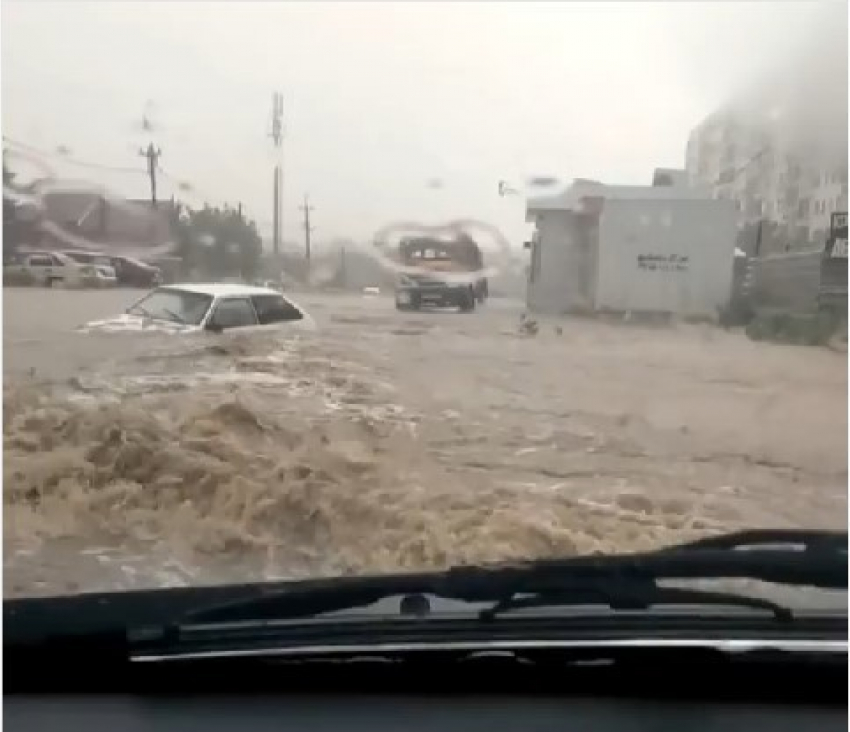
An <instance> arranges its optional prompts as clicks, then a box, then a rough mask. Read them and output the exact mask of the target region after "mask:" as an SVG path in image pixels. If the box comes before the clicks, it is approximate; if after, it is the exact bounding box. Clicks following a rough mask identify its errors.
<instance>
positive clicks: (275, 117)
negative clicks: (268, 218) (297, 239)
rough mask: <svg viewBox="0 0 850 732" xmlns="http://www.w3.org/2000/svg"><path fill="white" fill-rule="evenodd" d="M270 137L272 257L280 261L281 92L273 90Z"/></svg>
mask: <svg viewBox="0 0 850 732" xmlns="http://www.w3.org/2000/svg"><path fill="white" fill-rule="evenodd" d="M271 138H272V141H273V142H274V146H275V166H274V185H273V190H274V192H273V206H274V209H273V211H274V213H273V216H272V220H273V222H274V223H273V226H274V235H273V236H274V239H273V242H274V257H275V261H276V262H279V261H280V243H281V240H282V239H283V216H282V209H283V207H282V206H281V199H282V198H283V171H282V170H281V167H282V166H281V161H282V158H283V151H282V148H283V94H281V93H280V92H275V93H274V94H273V95H272V131H271Z"/></svg>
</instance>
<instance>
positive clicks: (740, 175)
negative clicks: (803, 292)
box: [685, 110, 847, 251]
mask: <svg viewBox="0 0 850 732" xmlns="http://www.w3.org/2000/svg"><path fill="white" fill-rule="evenodd" d="M780 139H781V138H779V137H778V135H777V134H776V130H774V129H773V128H772V123H771V120H770V119H769V117H767V116H765V117H762V118H761V119H760V120H757V119H756V118H754V117H752V116H748V117H744V116H742V115H740V114H736V113H735V112H734V111H732V110H721V111H719V112H716V113H715V114H713V115H711V116H710V117H708V118H707V119H706V120H705V121H704V122H703V123H702V124H700V125H699V126H698V127H697V128H696V129H694V130H693V131H692V132H691V135H690V137H689V139H688V145H687V151H686V160H685V167H686V170H687V172H688V180H689V182H690V184H691V185H694V186H697V187H705V188H707V189H708V190H710V191H711V192H712V194H713V195H714V196H716V197H718V198H728V199H731V200H733V201H735V202H736V204H737V208H738V212H739V216H740V218H739V228H740V229H741V231H742V233H743V232H747V231H749V232H750V234H751V235H750V236H749V237H744V239H750V240H751V239H752V232H753V231H755V230H756V229H757V228H759V227H760V229H761V230H762V231H763V232H764V233H765V234H766V235H765V236H764V238H763V240H762V241H761V245H762V246H761V249H762V250H763V251H764V250H777V249H779V250H782V249H785V250H788V249H798V248H803V247H809V246H818V245H820V244H822V243H823V242H824V241H825V238H826V235H827V232H828V230H829V221H830V214H832V213H833V212H834V211H846V210H847V161H846V160H836V161H835V165H830V166H823V165H822V164H814V163H812V162H811V161H810V160H806V159H804V158H803V156H802V155H800V154H799V153H797V154H795V153H794V152H792V151H790V150H789V149H788V148H787V146H784V145H783V144H782V143H781V141H780ZM748 243H749V244H750V246H749V248H752V246H751V244H752V242H751V241H750V242H748Z"/></svg>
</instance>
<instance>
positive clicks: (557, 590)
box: [175, 531, 848, 629]
mask: <svg viewBox="0 0 850 732" xmlns="http://www.w3.org/2000/svg"><path fill="white" fill-rule="evenodd" d="M789 547H790V548H789ZM847 566H848V565H847V534H846V532H783V533H782V534H781V535H780V534H779V533H778V532H771V531H765V532H744V533H739V534H728V535H725V536H721V537H716V538H711V539H706V540H704V542H699V541H698V542H692V543H690V544H682V545H674V546H671V547H669V548H664V549H660V550H657V551H651V552H645V553H641V554H620V555H600V556H581V557H570V558H565V559H542V560H535V561H531V562H525V563H518V564H514V565H494V566H486V565H485V566H470V567H456V568H452V569H449V570H447V571H445V572H434V573H428V574H415V575H391V576H383V577H382V576H375V577H349V578H342V579H335V580H315V581H306V582H303V583H296V584H293V585H292V587H291V589H287V588H284V589H281V588H280V587H276V588H275V589H274V591H272V592H270V594H268V595H264V596H260V597H253V598H250V599H247V600H246V599H240V600H237V601H234V602H231V603H225V604H216V605H213V606H211V607H210V606H208V607H202V608H199V609H198V610H195V611H192V612H190V613H188V614H187V615H185V616H184V617H182V618H181V619H180V621H179V622H178V624H177V625H176V626H175V627H176V628H177V629H179V628H180V627H184V626H186V625H192V626H195V625H204V624H212V623H245V622H248V623H252V622H265V621H275V620H287V619H297V618H310V617H315V616H318V615H322V614H325V613H331V612H337V611H344V610H355V609H357V608H362V607H366V606H368V605H372V604H374V603H376V602H379V601H381V600H383V599H386V598H389V597H395V596H413V595H420V596H421V595H425V596H428V595H431V596H435V597H440V598H444V599H448V600H457V601H462V602H469V603H492V605H491V607H490V608H488V609H485V610H484V611H483V614H482V615H481V617H482V618H483V619H485V620H486V619H488V618H493V617H495V615H496V614H498V613H500V612H503V611H505V610H508V609H511V608H516V607H523V606H540V605H585V604H597V605H598V604H603V605H607V606H609V607H611V608H612V609H619V608H639V609H647V608H650V607H652V606H656V605H671V604H680V605H681V604H688V605H700V604H702V605H715V606H717V605H730V606H732V605H738V606H741V607H749V608H753V609H761V610H768V611H770V612H772V613H773V614H774V616H775V617H777V618H779V619H783V620H787V619H789V618H790V616H791V613H790V610H788V609H786V608H783V607H782V606H780V605H777V604H776V603H771V602H769V601H765V600H760V599H755V598H752V597H748V596H746V595H738V594H734V593H725V592H716V591H709V590H699V589H679V588H671V587H662V586H659V585H658V584H657V583H658V582H659V581H668V580H708V579H735V578H737V579H749V580H759V581H763V582H770V583H776V584H781V585H791V586H797V587H800V586H806V587H815V588H821V589H843V590H846V589H847ZM522 596H530V597H528V598H527V599H525V598H523V597H522Z"/></svg>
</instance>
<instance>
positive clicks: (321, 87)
mask: <svg viewBox="0 0 850 732" xmlns="http://www.w3.org/2000/svg"><path fill="white" fill-rule="evenodd" d="M836 2H837V3H838V4H839V5H846V3H842V2H840V0H836ZM836 2H833V3H832V5H833V6H835V5H836ZM823 6H824V3H813V2H803V3H800V2H754V3H747V2H711V3H698V2H691V3H688V2H660V3H650V2H647V3H622V4H621V3H614V2H610V3H604V2H602V3H580V2H572V3H563V4H562V3H554V2H553V3H542V4H534V3H530V2H523V3H516V4H510V3H484V2H477V3H448V2H445V3H443V2H430V3H426V2H408V3H397V4H393V3H374V4H360V3H354V2H344V3H332V2H313V3H303V4H302V3H273V2H265V3H248V2H191V3H181V2H146V3H133V2H118V1H115V2H72V1H69V2H41V1H37V0H6V1H5V2H3V4H2V121H3V132H4V134H5V135H8V136H9V137H11V138H12V139H15V140H19V141H23V142H27V143H30V144H32V145H35V146H39V147H42V148H46V149H50V150H55V149H56V147H57V146H58V145H63V146H65V147H67V148H69V149H70V150H71V152H72V154H73V156H75V157H76V158H79V159H82V160H87V161H95V162H98V163H102V164H105V165H112V166H119V167H138V168H139V171H140V172H139V173H138V174H136V173H126V174H108V173H105V172H103V171H96V170H87V169H84V168H76V167H73V166H68V165H64V166H61V167H60V168H59V171H60V172H62V173H63V174H65V175H75V176H77V177H79V176H85V177H86V178H88V179H90V180H94V181H97V182H99V183H102V184H106V185H109V186H110V187H114V188H116V189H117V190H118V191H120V192H121V193H122V194H125V195H129V196H138V197H143V196H144V195H146V192H147V182H146V178H145V176H144V161H143V160H142V159H141V158H139V157H138V154H137V150H138V148H139V145H140V144H141V143H142V142H146V141H147V140H148V139H150V137H151V135H149V134H147V133H143V132H142V130H141V126H140V123H141V118H142V115H143V113H144V111H145V109H146V107H147V109H148V111H149V115H150V117H151V118H152V120H153V121H154V123H155V124H156V125H157V129H156V130H155V132H154V133H153V139H155V141H156V142H157V143H158V144H159V145H160V147H161V148H162V150H163V156H162V166H163V168H164V169H165V170H166V171H167V172H169V173H171V174H172V175H174V176H176V177H177V178H178V179H182V180H188V181H190V182H191V183H192V184H193V185H195V186H196V187H197V189H198V190H200V191H202V192H203V194H204V196H205V197H206V198H208V199H210V200H211V201H212V202H221V201H224V200H228V201H233V202H235V201H238V200H241V201H242V202H243V203H244V204H245V206H246V208H247V210H248V211H249V212H250V213H251V214H252V215H253V216H255V217H256V218H257V219H258V220H260V221H261V222H263V223H265V222H267V221H269V220H270V218H271V181H272V166H273V160H274V158H273V153H272V147H271V143H270V140H269V139H268V137H267V133H268V131H269V118H270V109H271V95H272V91H273V90H275V89H279V90H280V91H282V92H283V94H284V98H285V124H286V142H285V153H284V154H285V204H284V209H285V235H286V238H287V239H288V240H297V239H298V238H300V232H299V231H298V229H297V228H296V227H297V225H298V221H297V218H300V212H299V211H298V209H297V206H298V205H299V204H300V199H301V197H302V196H303V194H304V193H309V194H310V196H311V198H312V202H313V204H314V205H315V207H316V210H315V211H314V213H313V216H314V220H315V223H316V226H317V230H316V232H315V236H316V237H317V238H332V237H334V236H338V235H350V236H355V237H366V236H368V235H370V234H371V233H372V232H374V231H375V230H376V229H377V228H378V227H380V226H381V225H383V224H386V223H388V222H390V221H394V220H399V219H405V220H413V221H423V222H434V221H438V220H445V219H447V218H450V217H476V218H480V219H484V220H486V221H488V222H490V223H492V224H495V225H496V226H498V227H500V228H501V229H502V230H503V231H504V232H505V233H506V234H507V235H509V236H511V237H512V238H514V239H515V240H517V239H519V240H520V241H521V237H522V232H523V230H524V224H523V219H524V199H523V198H522V197H512V198H500V197H499V196H498V195H497V183H498V181H499V180H500V179H506V180H508V181H510V182H511V183H513V184H516V185H520V184H521V183H522V181H523V180H524V179H525V178H527V177H529V176H532V175H547V176H559V177H561V178H564V179H569V178H572V177H594V178H599V179H601V180H604V181H605V182H610V183H637V184H640V183H648V182H649V180H650V178H651V174H652V169H653V167H655V166H681V165H682V164H683V158H684V150H685V143H686V139H687V135H688V132H689V131H690V129H691V128H692V127H693V126H694V125H695V124H696V123H697V122H699V121H700V120H701V119H702V118H703V117H705V116H706V115H707V114H708V113H709V112H710V111H712V110H713V109H714V108H715V107H717V106H718V105H720V104H721V103H723V102H724V101H725V100H726V99H728V98H729V97H730V95H732V94H733V93H735V92H736V91H737V90H739V89H740V88H742V87H744V86H746V85H747V84H748V83H750V82H752V81H753V80H755V79H757V78H759V77H760V76H761V75H762V74H765V73H769V72H771V71H772V70H775V69H776V68H778V67H779V66H780V65H781V64H782V63H783V59H786V58H787V57H788V56H789V54H791V53H792V52H793V50H794V49H796V48H798V47H800V46H801V45H802V44H804V42H805V41H806V39H809V38H811V34H812V33H813V32H814V31H813V29H814V28H815V26H814V25H813V24H812V18H813V16H815V15H817V14H818V13H820V12H822V11H823ZM844 17H845V18H846V14H845V16H844ZM845 22H846V21H845ZM844 56H845V57H846V50H845V51H844ZM845 127H846V123H845ZM432 179H440V180H442V181H443V183H444V185H443V187H442V188H441V189H439V190H435V189H432V188H429V186H428V181H429V180H432ZM162 185H163V188H164V190H163V193H164V194H166V195H167V194H170V193H171V191H172V188H173V186H171V185H170V184H169V183H168V182H167V181H163V184H162ZM195 200H197V199H195Z"/></svg>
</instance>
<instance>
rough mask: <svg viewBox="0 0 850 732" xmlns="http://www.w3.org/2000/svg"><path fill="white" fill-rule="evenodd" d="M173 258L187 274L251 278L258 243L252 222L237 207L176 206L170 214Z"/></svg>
mask: <svg viewBox="0 0 850 732" xmlns="http://www.w3.org/2000/svg"><path fill="white" fill-rule="evenodd" d="M172 217H173V218H172V230H173V231H174V236H175V241H176V251H175V253H176V254H177V256H179V257H181V258H182V259H183V262H184V268H185V269H186V270H187V271H192V270H200V271H201V272H202V273H203V275H204V276H211V277H214V278H221V277H232V276H241V277H242V278H243V279H247V280H251V279H254V278H255V277H256V275H257V273H258V271H259V267H260V258H261V255H262V240H261V238H260V235H259V234H258V232H257V225H256V223H255V222H254V221H252V220H249V219H246V218H245V216H244V215H243V214H242V211H241V208H234V207H233V206H230V205H225V206H224V207H212V206H209V205H204V206H203V207H202V208H199V209H190V208H188V207H185V206H182V205H180V204H177V205H176V206H175V207H174V209H173V213H172Z"/></svg>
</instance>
